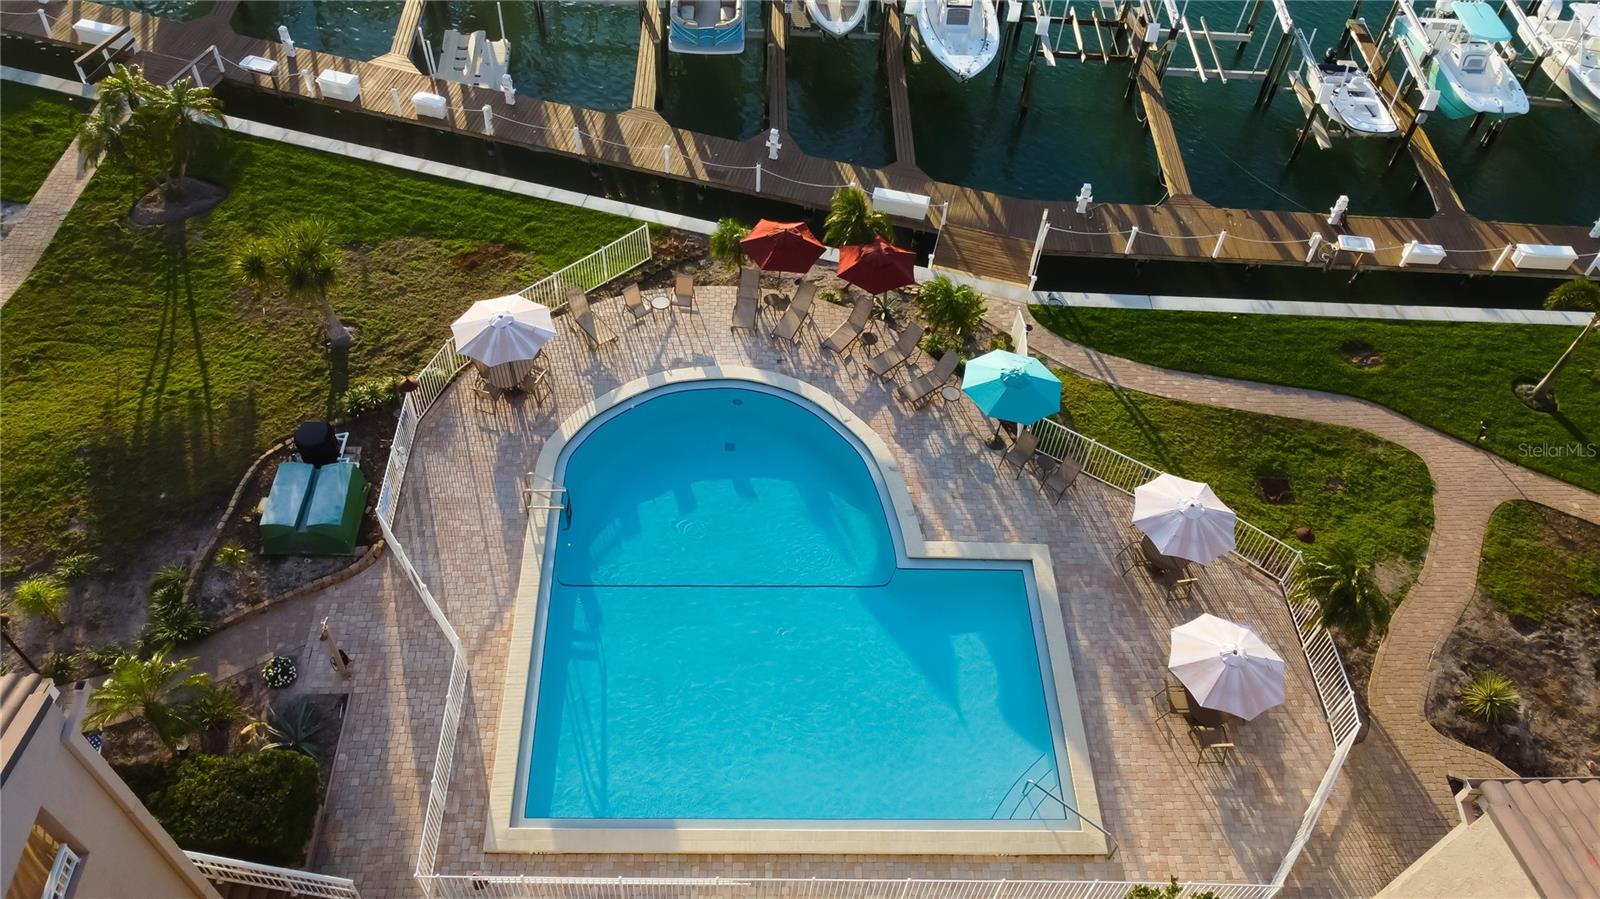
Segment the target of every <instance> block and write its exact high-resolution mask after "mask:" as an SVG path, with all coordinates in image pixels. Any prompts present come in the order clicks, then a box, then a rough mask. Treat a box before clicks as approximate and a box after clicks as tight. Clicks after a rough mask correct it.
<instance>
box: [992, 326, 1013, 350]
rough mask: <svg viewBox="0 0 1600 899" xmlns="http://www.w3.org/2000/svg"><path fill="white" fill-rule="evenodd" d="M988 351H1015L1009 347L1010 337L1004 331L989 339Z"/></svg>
mask: <svg viewBox="0 0 1600 899" xmlns="http://www.w3.org/2000/svg"><path fill="white" fill-rule="evenodd" d="M989 349H991V350H1007V351H1010V350H1012V349H1015V348H1014V347H1013V346H1012V345H1011V335H1010V334H1007V333H1005V332H1004V331H1002V332H1000V333H999V334H996V335H994V336H993V337H991V338H989Z"/></svg>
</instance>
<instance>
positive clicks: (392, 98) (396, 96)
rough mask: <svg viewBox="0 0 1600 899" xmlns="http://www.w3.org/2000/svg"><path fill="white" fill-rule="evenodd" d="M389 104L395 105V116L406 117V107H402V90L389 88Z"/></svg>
mask: <svg viewBox="0 0 1600 899" xmlns="http://www.w3.org/2000/svg"><path fill="white" fill-rule="evenodd" d="M389 102H390V103H392V104H393V105H394V114H395V115H396V116H399V117H400V118H402V119H403V118H405V117H406V110H405V107H403V106H401V105H400V88H398V87H391V88H389Z"/></svg>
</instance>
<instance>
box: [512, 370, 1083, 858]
mask: <svg viewBox="0 0 1600 899" xmlns="http://www.w3.org/2000/svg"><path fill="white" fill-rule="evenodd" d="M703 381H731V382H745V383H749V384H754V385H764V386H767V387H770V388H776V389H777V390H779V391H784V392H787V393H790V394H793V395H796V396H798V397H800V398H801V399H803V400H806V401H807V402H809V403H810V404H811V405H814V406H816V407H817V408H819V409H821V410H823V411H826V412H828V413H829V414H830V415H831V416H832V417H833V418H834V419H835V422H836V423H837V424H838V425H839V426H841V427H842V428H843V429H844V430H845V431H847V432H848V433H849V434H850V435H852V436H853V437H854V438H855V440H856V441H857V442H858V443H859V444H860V446H861V447H864V448H865V449H866V450H867V452H868V453H869V454H870V455H871V457H872V461H873V463H874V464H873V465H872V466H869V467H871V468H875V469H876V470H875V471H874V472H873V474H874V478H875V480H877V481H878V482H879V484H880V487H881V489H883V490H884V492H885V493H886V494H887V496H888V498H889V500H890V503H891V505H892V506H893V512H894V519H895V522H896V524H897V528H893V529H891V530H897V531H898V535H897V540H896V544H897V545H896V551H897V553H899V554H901V555H902V556H903V558H901V559H899V560H898V561H899V562H900V563H911V564H912V565H915V563H916V562H918V561H926V560H944V561H949V560H971V561H974V562H991V563H992V562H1021V563H1026V566H1025V567H1031V569H1032V571H1031V575H1032V576H1031V577H1029V578H1028V580H1029V582H1030V583H1031V585H1032V586H1033V590H1034V594H1035V596H1034V601H1035V611H1036V613H1037V615H1038V619H1037V623H1038V624H1039V625H1040V627H1041V629H1042V631H1043V633H1044V637H1045V644H1044V646H1043V647H1041V649H1042V651H1043V652H1042V655H1044V656H1045V657H1044V658H1042V659H1041V661H1042V662H1045V663H1047V664H1048V666H1049V671H1050V672H1051V675H1052V676H1053V678H1054V687H1055V695H1054V697H1053V699H1054V702H1053V703H1049V705H1053V706H1054V707H1055V708H1054V709H1053V711H1055V712H1056V713H1057V714H1056V715H1054V716H1052V723H1053V725H1056V726H1055V730H1056V732H1055V733H1053V734H1052V739H1053V741H1054V742H1055V745H1056V752H1057V766H1058V769H1060V768H1061V767H1062V766H1063V764H1064V766H1065V767H1064V770H1065V771H1066V772H1067V774H1068V775H1069V779H1070V782H1071V784H1072V789H1073V793H1074V798H1075V807H1076V809H1077V810H1078V812H1079V813H1080V814H1081V815H1082V816H1083V817H1084V818H1087V819H1088V820H1090V821H1095V822H1098V823H1100V824H1101V825H1102V826H1104V822H1103V821H1102V820H1101V811H1100V802H1099V797H1098V795H1097V794H1096V792H1095V787H1094V775H1093V772H1092V770H1091V768H1090V761H1089V747H1088V742H1087V739H1086V737H1085V732H1084V726H1083V716H1082V714H1081V712H1080V711H1079V708H1078V690H1077V683H1076V681H1075V679H1074V677H1073V671H1072V653H1071V647H1070V645H1069V644H1068V641H1067V633H1066V623H1065V621H1064V620H1063V619H1062V614H1061V605H1060V600H1059V598H1058V595H1057V591H1056V581H1055V569H1054V567H1053V565H1052V563H1051V559H1050V548H1049V547H1048V546H1046V545H1044V544H1035V543H955V542H940V541H935V542H929V541H927V540H925V539H923V536H922V526H921V525H920V524H919V523H918V521H917V516H916V512H915V510H914V509H913V507H912V504H911V494H910V491H908V490H907V489H906V484H905V479H904V477H902V475H901V474H900V467H899V465H898V463H897V462H896V461H895V459H894V456H893V454H892V453H891V452H890V450H889V447H888V445H887V444H886V443H884V441H883V439H882V438H881V437H879V436H878V434H877V433H876V432H875V431H873V430H872V428H871V427H870V426H869V425H868V424H867V423H866V422H865V421H863V420H861V419H860V418H858V417H857V416H856V415H855V413H853V412H852V411H851V410H850V409H849V408H848V407H847V406H846V405H845V404H844V403H842V402H840V401H839V400H838V398H836V397H834V396H833V395H831V394H829V393H827V392H826V391H824V390H821V389H819V388H817V387H815V386H813V385H811V384H807V383H805V382H803V381H799V380H797V379H795V378H791V377H789V376H787V375H783V374H779V373H777V372H771V371H765V370H762V369H757V368H750V367H746V366H731V365H729V366H715V365H711V366H703V367H697V368H679V369H673V370H670V371H663V372H657V373H655V374H652V375H649V376H647V377H644V378H639V379H637V380H634V381H630V382H628V383H627V384H624V385H622V386H620V387H618V388H616V389H614V390H611V391H609V392H607V393H605V394H603V395H601V396H599V397H597V398H595V400H594V401H593V402H591V403H588V404H587V405H585V406H583V407H582V408H580V409H578V410H576V411H574V412H573V413H572V414H571V415H568V416H567V417H566V419H565V420H564V421H562V423H561V425H560V427H559V428H558V429H557V430H556V432H555V433H554V434H552V435H551V436H550V437H549V438H547V439H546V441H545V444H544V448H543V449H542V450H541V451H540V453H539V457H538V459H537V461H536V462H535V465H534V468H533V479H534V481H535V482H536V483H538V484H542V485H549V484H550V483H551V479H552V478H553V477H554V476H555V473H556V469H557V465H558V463H559V462H560V461H561V457H562V454H563V453H564V451H565V450H566V448H567V445H568V443H569V442H570V441H571V440H572V439H573V438H574V437H576V436H577V435H578V434H579V433H580V432H581V431H582V430H583V429H584V428H585V427H586V426H587V425H588V424H589V423H590V422H591V421H593V420H594V419H595V418H597V417H599V416H601V415H603V414H605V413H606V412H607V411H609V410H611V409H612V408H614V407H616V406H618V405H620V404H622V403H624V402H626V401H627V400H630V399H632V398H634V397H636V396H639V395H640V394H643V393H646V392H649V391H653V390H656V389H658V388H661V387H665V386H668V385H674V384H691V383H694V382H703ZM557 514H558V513H557V512H556V511H555V510H551V511H549V512H547V513H546V514H542V515H530V516H529V519H528V530H527V534H526V537H525V543H524V546H523V553H522V568H521V572H520V577H519V579H518V584H517V592H516V596H515V597H514V600H513V603H512V611H511V622H510V625H511V636H510V646H509V649H508V653H507V659H506V666H505V683H504V687H503V692H502V694H501V702H500V723H499V729H498V733H497V735H496V742H495V751H494V758H493V762H492V769H491V777H490V783H489V808H488V815H489V820H488V827H487V829H486V831H485V836H484V847H483V848H484V851H485V852H494V853H566V852H571V853H611V852H618V853H654V852H660V853H776V854H794V853H828V854H871V855H891V854H915V855H1075V856H1104V855H1106V854H1107V842H1106V837H1105V836H1104V834H1102V833H1100V832H1099V831H1097V830H1095V829H1094V828H1093V827H1092V826H1090V825H1087V824H1083V823H1080V822H1071V823H1069V822H1067V821H1063V820H1056V821H1050V820H1043V819H1040V820H1004V821H821V820H805V821H765V820H763V821H743V820H732V821H715V820H693V821H679V820H648V821H631V820H620V819H595V820H592V821H590V820H576V819H554V820H552V819H532V820H523V818H522V815H521V813H520V811H519V809H518V808H517V801H518V797H519V794H520V793H521V790H520V789H519V786H520V784H519V779H520V776H521V772H522V768H523V766H524V759H525V756H526V754H525V753H524V751H523V749H524V746H523V742H524V735H525V725H528V723H529V721H530V720H531V718H532V717H533V715H534V713H535V709H534V706H535V703H534V702H529V701H528V699H529V697H530V696H531V695H534V694H531V693H530V682H531V684H532V685H535V686H536V685H537V679H536V678H535V677H534V674H533V669H534V664H535V662H536V660H537V653H539V651H540V648H541V647H542V644H543V638H544V615H545V611H546V606H547V603H546V602H545V600H544V590H543V579H544V578H545V570H546V568H547V566H548V563H549V561H550V560H549V559H547V558H546V556H547V553H546V551H545V546H544V535H545V533H546V531H547V530H548V529H549V528H550V527H551V526H552V525H553V524H554V523H555V522H556V521H557V519H556V515H557ZM1063 757H1064V758H1063Z"/></svg>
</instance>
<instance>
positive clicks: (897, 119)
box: [879, 4, 917, 166]
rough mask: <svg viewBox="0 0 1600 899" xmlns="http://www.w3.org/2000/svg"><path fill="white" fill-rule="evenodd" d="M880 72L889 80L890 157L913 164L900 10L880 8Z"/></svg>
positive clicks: (913, 139)
mask: <svg viewBox="0 0 1600 899" xmlns="http://www.w3.org/2000/svg"><path fill="white" fill-rule="evenodd" d="M879 40H881V41H882V42H883V62H884V72H885V73H886V74H887V77H888V81H889V118H890V120H891V122H893V124H894V159H895V162H896V163H899V164H901V165H908V166H914V165H916V164H917V140H916V135H915V133H914V132H913V131H912V130H911V90H910V88H909V87H907V86H906V23H905V20H904V19H903V18H901V16H900V9H899V7H896V6H894V5H892V4H885V5H884V7H883V34H882V35H881V36H880V37H879Z"/></svg>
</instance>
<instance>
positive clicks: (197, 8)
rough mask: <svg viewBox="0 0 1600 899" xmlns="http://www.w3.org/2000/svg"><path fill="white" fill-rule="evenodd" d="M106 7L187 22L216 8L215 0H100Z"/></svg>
mask: <svg viewBox="0 0 1600 899" xmlns="http://www.w3.org/2000/svg"><path fill="white" fill-rule="evenodd" d="M98 2H100V3H101V4H102V5H104V6H115V7H117V8H118V9H131V10H134V11H136V12H142V13H144V14H145V15H147V16H160V17H161V18H163V19H178V20H181V21H187V20H189V19H194V18H198V17H200V16H203V15H205V14H206V13H208V12H210V11H211V8H212V7H214V6H216V5H217V4H216V2H215V0H98Z"/></svg>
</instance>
